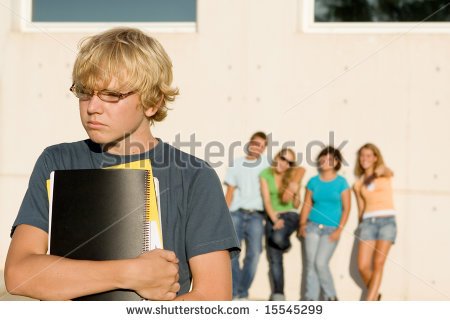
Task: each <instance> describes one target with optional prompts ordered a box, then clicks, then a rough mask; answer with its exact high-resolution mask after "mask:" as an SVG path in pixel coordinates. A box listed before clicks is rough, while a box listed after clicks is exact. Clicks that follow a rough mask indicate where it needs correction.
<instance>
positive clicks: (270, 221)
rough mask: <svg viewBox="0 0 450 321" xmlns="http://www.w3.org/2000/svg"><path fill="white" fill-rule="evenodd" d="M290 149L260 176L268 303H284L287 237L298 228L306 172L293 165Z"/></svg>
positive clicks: (278, 155) (293, 159) (279, 154)
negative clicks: (265, 219)
mask: <svg viewBox="0 0 450 321" xmlns="http://www.w3.org/2000/svg"><path fill="white" fill-rule="evenodd" d="M295 164H296V161H295V153H294V151H293V150H292V149H287V148H286V149H282V150H281V151H280V152H279V153H278V154H277V155H276V156H275V158H274V160H273V162H272V166H271V167H269V168H266V169H265V170H263V171H262V172H261V174H260V182H261V192H262V196H263V201H264V207H265V210H266V212H267V222H266V251H267V257H268V259H269V278H270V283H271V290H272V294H271V296H270V300H271V301H278V300H285V296H284V272H283V253H285V252H286V251H287V250H288V249H289V248H290V246H291V242H290V241H289V237H290V236H291V235H292V233H294V232H295V231H296V229H297V226H298V211H297V210H296V209H297V208H298V207H299V206H300V197H299V189H300V182H301V179H302V178H303V175H304V173H305V169H304V168H303V167H296V166H295Z"/></svg>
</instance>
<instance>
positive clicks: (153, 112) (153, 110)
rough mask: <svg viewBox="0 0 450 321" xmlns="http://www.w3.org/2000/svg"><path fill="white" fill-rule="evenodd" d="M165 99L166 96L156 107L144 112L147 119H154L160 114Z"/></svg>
mask: <svg viewBox="0 0 450 321" xmlns="http://www.w3.org/2000/svg"><path fill="white" fill-rule="evenodd" d="M163 99H164V96H163V97H161V99H160V100H159V102H158V103H157V104H156V106H154V107H150V108H148V109H147V110H144V114H145V116H147V117H152V116H153V115H154V114H156V113H157V112H158V109H159V108H160V107H161V105H162V103H163Z"/></svg>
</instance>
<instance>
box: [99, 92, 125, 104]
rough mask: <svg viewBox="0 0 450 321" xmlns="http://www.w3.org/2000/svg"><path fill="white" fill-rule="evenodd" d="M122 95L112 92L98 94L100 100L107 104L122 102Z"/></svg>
mask: <svg viewBox="0 0 450 321" xmlns="http://www.w3.org/2000/svg"><path fill="white" fill-rule="evenodd" d="M120 96H121V95H120V93H116V92H111V91H104V92H102V91H100V92H99V93H98V98H100V99H101V100H103V101H105V102H107V103H117V102H118V101H119V100H120Z"/></svg>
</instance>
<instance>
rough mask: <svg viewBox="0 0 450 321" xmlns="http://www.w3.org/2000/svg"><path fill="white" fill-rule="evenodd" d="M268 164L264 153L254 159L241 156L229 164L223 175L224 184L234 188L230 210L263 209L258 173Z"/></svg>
mask: <svg viewBox="0 0 450 321" xmlns="http://www.w3.org/2000/svg"><path fill="white" fill-rule="evenodd" d="M269 166H270V164H269V161H268V160H267V157H266V156H265V155H261V157H260V158H258V159H256V160H249V159H247V158H245V157H242V158H238V159H236V160H235V161H234V164H233V166H230V168H229V169H228V171H227V174H226V176H225V184H227V185H230V186H233V187H235V188H236V190H235V191H234V194H233V201H232V202H231V206H230V211H236V210H238V209H239V208H243V209H246V210H258V211H262V210H264V206H263V201H262V197H261V188H260V186H259V174H260V173H261V172H262V171H263V170H264V169H265V168H267V167H269Z"/></svg>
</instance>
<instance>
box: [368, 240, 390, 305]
mask: <svg viewBox="0 0 450 321" xmlns="http://www.w3.org/2000/svg"><path fill="white" fill-rule="evenodd" d="M391 245H392V242H391V241H385V240H377V241H376V246H375V253H374V256H373V273H372V277H371V279H370V283H369V286H368V290H369V291H368V294H367V301H374V300H377V299H378V290H379V289H380V285H381V278H382V276H383V269H384V263H386V258H387V255H388V253H389V250H390V248H391Z"/></svg>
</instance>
